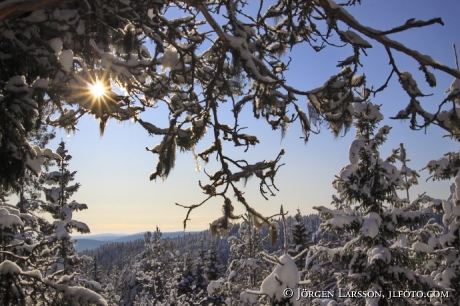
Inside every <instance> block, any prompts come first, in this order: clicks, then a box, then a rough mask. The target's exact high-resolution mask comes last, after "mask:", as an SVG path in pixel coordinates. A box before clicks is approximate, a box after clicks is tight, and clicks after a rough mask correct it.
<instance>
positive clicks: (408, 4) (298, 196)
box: [48, 0, 460, 234]
mask: <svg viewBox="0 0 460 306" xmlns="http://www.w3.org/2000/svg"><path fill="white" fill-rule="evenodd" d="M348 10H349V12H350V13H352V14H353V15H354V16H355V17H356V19H357V20H358V21H360V22H361V23H362V24H363V25H366V26H370V27H373V28H376V29H380V30H385V29H390V28H392V27H395V26H398V25H401V24H404V23H405V22H406V20H407V19H409V18H413V17H415V18H416V19H421V20H428V19H430V18H434V17H442V18H443V21H444V23H445V26H441V25H433V26H430V27H427V28H422V29H414V30H411V31H409V32H408V33H406V34H398V35H392V36H390V38H392V39H395V40H397V41H400V42H403V43H404V44H405V45H406V46H408V47H410V48H413V49H417V50H418V51H420V52H421V53H422V54H427V55H430V56H431V57H433V58H434V59H436V60H438V61H440V62H441V63H443V64H447V65H449V66H451V67H454V57H453V52H452V43H456V44H457V46H459V49H460V35H459V29H460V19H459V18H458V12H459V9H458V2H457V1H454V0H437V1H435V0H409V1H408V0H405V1H400V0H367V1H363V4H362V5H360V6H356V7H352V8H349V9H348ZM343 29H346V28H343ZM369 41H370V40H369ZM370 42H371V44H372V45H373V46H374V48H372V49H368V55H369V56H368V57H367V58H365V57H362V59H361V61H362V63H363V64H364V68H362V70H361V72H362V73H365V74H366V76H367V80H368V84H373V85H374V87H375V88H377V87H379V86H381V85H382V84H383V83H384V81H385V80H386V78H387V76H388V74H389V72H390V66H389V65H388V62H389V61H388V58H387V56H386V53H385V52H384V50H383V49H382V48H380V47H379V46H378V45H377V43H375V42H372V41H370ZM349 55H352V51H351V48H350V47H345V48H340V49H337V48H332V47H327V48H326V49H325V50H323V51H322V52H320V53H316V52H313V51H311V49H310V47H309V46H300V47H298V48H297V49H294V51H293V52H292V53H291V54H290V56H291V57H292V58H293V64H292V65H291V69H290V71H289V73H288V74H287V80H288V84H289V85H291V86H293V87H295V88H298V89H302V90H309V89H313V88H315V87H318V86H321V85H322V84H323V83H324V82H325V80H326V79H327V78H328V77H329V76H331V75H333V74H335V73H337V72H338V68H335V66H336V64H337V62H338V61H339V60H343V59H345V58H346V57H348V56H349ZM395 58H396V61H397V63H398V66H399V69H400V70H401V71H402V70H408V71H410V72H411V73H412V75H413V76H414V77H415V78H416V80H418V83H419V87H420V88H421V90H422V92H424V93H427V94H429V93H433V96H432V97H428V98H424V99H423V102H422V105H423V106H424V107H425V108H426V109H427V110H431V111H433V110H434V109H435V108H436V107H437V105H438V103H439V102H440V101H441V100H442V99H443V98H444V97H445V94H444V90H445V89H446V88H447V87H449V85H450V83H451V82H452V80H453V78H452V77H451V76H446V75H445V74H443V73H438V72H436V71H434V72H435V75H436V77H437V82H438V86H437V87H436V88H429V87H428V86H427V85H426V84H425V82H424V81H423V80H424V76H423V74H422V73H421V72H420V71H418V65H417V63H416V62H415V61H413V60H411V59H409V58H407V57H406V56H404V55H403V54H399V53H397V52H396V51H395ZM431 71H432V72H433V70H432V69H431ZM408 100H409V98H408V96H407V95H406V94H405V92H403V90H402V89H401V86H400V84H399V83H398V82H397V80H395V79H394V80H393V81H392V82H391V83H390V86H389V88H387V89H386V90H385V91H384V92H383V93H381V94H379V95H377V97H376V98H374V99H372V102H374V103H376V104H383V106H382V113H383V114H384V115H385V117H386V118H388V117H390V116H394V115H396V113H397V111H399V110H400V109H402V108H404V107H405V105H407V103H408ZM305 102H306V100H305V98H303V97H300V98H299V105H301V107H302V108H303V109H304V110H306V103H305ZM228 109H229V108H228V107H226V106H225V105H224V106H222V107H220V108H219V110H221V111H225V110H228ZM164 110H165V108H164V106H162V105H161V104H160V107H159V108H158V109H155V110H149V111H147V112H146V113H144V114H142V115H141V118H142V119H143V120H145V121H150V122H152V123H154V124H155V125H157V126H165V125H166V122H167V118H166V117H165V116H164V114H165V111H164ZM246 111H248V112H246V114H244V115H243V119H241V122H243V123H244V125H245V126H248V129H247V130H245V133H247V134H253V135H257V136H258V137H259V140H260V144H259V145H257V146H256V147H250V149H249V151H248V153H243V150H244V148H243V149H240V148H239V149H234V148H232V147H230V146H228V147H225V152H226V153H227V152H232V154H234V157H235V158H236V159H239V158H246V159H247V160H248V161H249V162H255V161H259V160H262V159H266V160H269V159H273V158H275V157H276V155H277V154H278V152H279V150H280V149H281V148H284V149H285V150H286V154H285V155H284V156H283V158H282V162H284V163H286V165H285V166H283V167H282V168H281V169H280V170H279V172H278V176H277V178H276V183H277V187H278V188H279V189H280V191H279V192H278V193H277V196H276V197H272V198H270V201H266V200H265V199H264V198H263V197H262V196H261V195H260V194H259V191H258V190H259V186H258V180H257V179H255V178H253V179H251V180H250V181H249V182H248V184H247V186H246V188H245V189H244V191H245V192H246V198H247V200H248V201H249V203H250V204H251V205H252V206H253V207H255V208H256V209H257V210H259V211H260V212H261V213H263V214H265V215H267V216H268V215H273V214H276V213H278V212H279V207H280V205H281V204H283V205H284V207H285V211H286V210H287V211H289V212H290V213H291V214H294V213H295V210H296V209H297V208H298V207H299V208H300V209H301V211H302V213H304V214H309V213H314V212H315V211H314V210H313V209H312V207H313V206H319V205H325V206H327V205H330V202H331V196H332V195H333V194H335V192H334V191H335V190H334V189H333V188H332V181H333V179H334V175H337V174H338V173H339V171H340V169H341V168H342V167H343V166H344V165H346V164H348V147H349V144H350V142H351V140H352V139H353V138H354V129H352V130H350V131H349V133H348V134H347V135H346V136H345V137H340V138H338V139H334V137H333V136H332V135H331V133H330V131H328V130H327V129H326V128H323V130H322V132H321V133H320V135H312V136H311V138H310V140H309V142H308V143H307V144H306V145H305V144H304V142H303V140H302V139H300V138H299V137H300V136H301V129H300V125H299V124H298V123H297V124H292V125H291V128H290V130H289V131H288V133H287V135H286V137H285V138H284V139H283V140H281V133H280V131H272V130H271V128H270V127H269V126H268V125H267V124H266V123H265V122H264V121H262V120H260V121H255V120H254V119H252V111H251V109H250V108H247V109H246ZM226 116H229V115H228V114H227V115H226ZM226 116H225V115H224V116H223V117H222V118H224V119H225V118H228V121H227V122H225V123H229V124H232V121H231V120H230V117H226ZM382 124H389V125H391V126H393V127H394V128H393V129H392V131H391V133H390V135H389V139H388V141H387V143H386V144H385V145H384V146H383V147H382V153H383V154H382V156H383V157H386V156H387V155H388V154H389V153H390V152H391V149H393V148H397V147H398V146H399V143H401V142H404V143H405V147H406V151H407V154H408V158H410V159H411V162H410V163H409V164H408V166H409V167H411V168H412V169H416V170H420V169H421V168H423V167H424V165H426V163H427V162H428V161H429V160H431V159H438V158H440V157H442V155H443V154H444V153H445V152H448V151H457V150H458V145H457V143H455V142H454V141H451V140H450V139H448V138H442V136H443V135H445V134H446V132H444V131H442V130H441V129H440V128H438V127H435V126H433V127H430V128H429V129H428V130H427V131H426V132H424V131H416V132H414V131H411V130H410V129H409V123H408V122H400V121H392V120H390V119H385V120H384V122H383V123H382ZM78 128H79V131H77V132H76V133H75V134H70V135H67V134H66V133H65V132H62V131H58V134H57V139H56V141H53V142H52V143H50V144H49V145H48V147H50V148H52V149H56V148H57V143H58V142H59V141H60V140H61V138H62V139H63V140H65V141H67V148H68V149H69V153H70V154H71V155H72V156H73V160H72V161H71V163H70V169H71V170H76V171H78V173H77V175H76V181H78V182H80V183H81V184H82V187H81V188H80V191H79V192H78V193H76V194H75V195H74V199H75V200H77V201H78V202H81V203H86V204H88V207H89V209H88V210H86V211H84V212H78V213H75V214H74V218H75V219H76V220H79V221H83V222H85V223H87V224H88V225H89V227H90V229H91V233H92V234H99V233H137V232H141V231H146V230H154V229H155V226H156V225H158V226H159V227H160V229H161V230H162V231H165V232H166V231H179V230H182V226H183V225H182V221H183V219H184V217H185V214H186V210H185V209H183V208H180V207H178V206H176V205H175V204H174V203H176V202H177V203H180V204H183V205H189V204H195V203H198V202H201V201H202V200H203V199H204V198H205V197H204V195H203V194H202V192H201V189H200V188H199V186H198V180H200V179H201V180H202V181H203V182H206V181H207V178H206V176H205V174H204V173H203V172H202V171H201V172H197V171H195V169H196V166H197V165H196V163H195V161H194V159H193V155H192V154H191V153H190V152H188V153H183V154H178V159H177V162H176V166H175V169H174V171H173V173H172V174H171V175H170V176H169V178H168V179H167V180H165V181H162V180H161V179H160V180H157V181H156V182H155V181H153V182H150V181H149V175H150V173H151V172H153V171H154V169H155V165H156V161H157V156H156V155H155V154H152V153H151V152H148V151H146V150H145V147H153V146H154V145H156V144H157V143H159V142H160V140H161V138H160V137H149V136H148V134H147V132H146V131H145V130H144V129H143V128H142V127H140V126H139V125H137V124H134V123H122V124H118V123H117V122H116V121H110V122H109V123H108V126H107V128H106V131H105V134H104V136H103V137H102V138H101V137H100V136H99V130H98V122H97V121H95V120H94V119H93V118H92V117H91V116H86V117H84V118H83V119H81V121H80V124H79V126H78ZM210 143H211V142H210V140H209V138H204V140H203V141H202V142H201V143H200V144H199V145H198V147H197V152H198V151H200V150H202V149H204V148H206V147H208V146H209V144H210ZM200 165H201V166H204V165H203V164H202V163H200ZM204 168H206V170H207V172H208V173H212V172H213V171H214V168H215V165H214V164H213V163H212V162H210V163H209V164H208V165H206V166H204ZM421 175H422V177H421V178H420V181H419V182H420V185H419V186H416V188H413V190H412V196H411V197H412V198H413V197H414V196H415V195H416V194H420V193H422V192H424V191H427V194H428V195H430V196H432V197H436V198H447V197H448V195H449V185H450V182H431V181H429V182H428V183H426V182H425V180H426V178H427V176H428V174H427V171H422V172H421ZM221 205H222V202H221V198H219V199H216V200H214V201H209V202H208V203H207V204H205V205H204V206H202V207H201V208H199V209H197V210H195V211H194V212H193V213H192V214H191V217H190V219H191V220H190V221H188V226H187V230H202V229H206V228H208V226H209V223H210V222H212V221H213V220H214V219H216V218H218V217H220V216H221ZM234 205H235V207H236V210H237V213H243V212H244V210H243V208H242V207H241V206H239V204H238V203H236V200H234Z"/></svg>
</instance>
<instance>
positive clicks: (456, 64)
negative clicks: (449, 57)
mask: <svg viewBox="0 0 460 306" xmlns="http://www.w3.org/2000/svg"><path fill="white" fill-rule="evenodd" d="M452 48H454V59H455V67H456V68H457V70H460V69H459V68H458V57H457V48H456V47H455V44H452Z"/></svg>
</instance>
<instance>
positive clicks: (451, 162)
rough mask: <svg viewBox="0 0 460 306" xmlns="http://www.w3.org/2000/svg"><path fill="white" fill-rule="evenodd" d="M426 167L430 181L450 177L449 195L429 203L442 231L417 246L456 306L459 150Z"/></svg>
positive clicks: (458, 284) (459, 275)
mask: <svg viewBox="0 0 460 306" xmlns="http://www.w3.org/2000/svg"><path fill="white" fill-rule="evenodd" d="M457 94H458V92H457ZM457 99H458V98H457ZM458 102H459V100H457V103H458ZM457 109H458V107H457ZM426 169H428V171H429V172H430V174H431V175H432V179H433V180H448V179H453V180H454V182H453V183H452V185H451V187H450V193H451V194H450V196H449V198H448V199H447V200H437V201H435V203H434V205H433V208H434V210H435V211H436V212H441V213H443V217H442V223H443V225H444V231H443V232H442V233H441V234H440V235H431V237H429V240H428V241H426V243H425V245H421V246H422V250H421V251H425V253H427V255H426V256H429V265H427V268H428V269H430V270H432V271H433V272H432V274H431V276H432V277H433V279H434V280H435V282H436V283H437V284H438V285H440V286H444V287H446V288H450V289H452V291H451V292H450V303H449V305H457V302H458V301H459V300H460V295H459V292H460V270H459V264H460V201H459V200H460V173H459V170H460V153H458V152H448V153H446V154H445V155H444V156H443V157H442V158H440V159H438V160H432V161H430V162H429V163H428V164H427V166H426Z"/></svg>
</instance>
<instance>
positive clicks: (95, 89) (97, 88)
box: [90, 82, 105, 98]
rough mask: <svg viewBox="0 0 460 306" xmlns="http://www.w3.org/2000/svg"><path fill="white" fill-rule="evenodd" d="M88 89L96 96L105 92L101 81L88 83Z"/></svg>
mask: <svg viewBox="0 0 460 306" xmlns="http://www.w3.org/2000/svg"><path fill="white" fill-rule="evenodd" d="M90 89H91V94H92V95H93V96H94V97H96V98H98V97H101V96H103V95H104V94H105V87H104V84H102V83H101V82H96V83H94V84H92V85H90Z"/></svg>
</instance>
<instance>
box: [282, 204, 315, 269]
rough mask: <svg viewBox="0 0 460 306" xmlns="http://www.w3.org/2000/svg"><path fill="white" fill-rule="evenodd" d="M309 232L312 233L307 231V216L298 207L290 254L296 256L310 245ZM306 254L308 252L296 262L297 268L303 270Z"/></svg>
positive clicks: (291, 234) (292, 229) (292, 231)
mask: <svg viewBox="0 0 460 306" xmlns="http://www.w3.org/2000/svg"><path fill="white" fill-rule="evenodd" d="M309 234H310V233H308V232H307V224H306V222H305V218H304V217H303V216H302V214H301V213H300V209H297V213H296V214H295V216H294V220H293V222H292V224H291V229H290V235H289V238H290V248H289V255H291V256H296V255H297V254H299V253H300V252H302V251H304V250H305V249H307V248H308V247H309V246H310V238H309ZM285 239H286V238H285ZM305 256H306V253H305V255H304V256H302V257H301V258H300V260H298V261H297V262H296V264H297V268H298V269H299V270H302V268H303V267H304V265H305Z"/></svg>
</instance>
